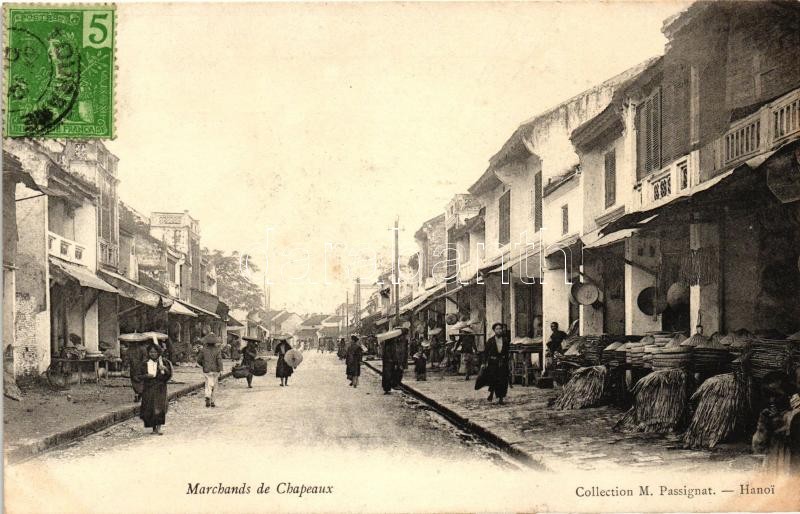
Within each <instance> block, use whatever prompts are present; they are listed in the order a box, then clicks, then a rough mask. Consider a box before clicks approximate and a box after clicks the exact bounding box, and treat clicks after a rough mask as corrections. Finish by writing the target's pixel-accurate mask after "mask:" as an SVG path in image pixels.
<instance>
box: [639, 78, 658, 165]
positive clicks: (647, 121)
mask: <svg viewBox="0 0 800 514" xmlns="http://www.w3.org/2000/svg"><path fill="white" fill-rule="evenodd" d="M636 150H637V152H636V153H637V158H636V161H637V166H636V169H637V173H636V176H637V177H638V178H639V179H642V178H643V177H646V176H647V175H649V174H650V173H652V172H653V171H656V170H658V169H660V168H661V90H660V89H657V90H656V91H655V92H654V93H653V94H652V95H650V96H649V97H648V98H647V99H646V100H645V101H643V102H642V103H641V104H639V106H638V107H637V108H636Z"/></svg>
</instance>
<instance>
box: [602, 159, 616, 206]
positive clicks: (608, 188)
mask: <svg viewBox="0 0 800 514" xmlns="http://www.w3.org/2000/svg"><path fill="white" fill-rule="evenodd" d="M605 171H606V175H605V192H606V207H611V206H612V205H614V204H615V203H616V202H617V153H616V151H614V150H611V151H610V152H608V153H606V166H605Z"/></svg>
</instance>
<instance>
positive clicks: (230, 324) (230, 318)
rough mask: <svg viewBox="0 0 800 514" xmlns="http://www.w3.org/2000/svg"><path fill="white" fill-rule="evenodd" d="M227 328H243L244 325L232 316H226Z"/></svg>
mask: <svg viewBox="0 0 800 514" xmlns="http://www.w3.org/2000/svg"><path fill="white" fill-rule="evenodd" d="M227 323H228V329H229V330H230V329H236V328H243V327H244V325H243V324H242V323H241V322H239V321H238V320H237V319H236V318H234V317H233V316H228V322H227Z"/></svg>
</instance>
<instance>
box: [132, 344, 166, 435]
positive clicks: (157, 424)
mask: <svg viewBox="0 0 800 514" xmlns="http://www.w3.org/2000/svg"><path fill="white" fill-rule="evenodd" d="M162 352H163V350H162V349H161V347H160V346H159V345H158V344H154V343H151V344H150V345H148V347H147V359H146V360H145V361H144V362H143V363H142V366H141V368H139V369H140V372H141V374H140V377H141V380H142V385H143V388H142V406H141V408H140V409H139V417H140V418H141V419H142V421H144V426H145V427H146V428H152V429H153V434H158V435H163V434H162V433H161V426H162V425H164V424H165V423H166V420H167V382H168V381H169V379H170V377H172V365H171V363H170V362H169V360H167V359H165V358H164V357H163V356H162Z"/></svg>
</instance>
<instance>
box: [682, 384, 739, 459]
mask: <svg viewBox="0 0 800 514" xmlns="http://www.w3.org/2000/svg"><path fill="white" fill-rule="evenodd" d="M746 391H747V390H746V384H745V382H744V381H743V380H741V379H738V378H737V377H736V375H734V374H733V373H725V374H723V375H717V376H715V377H711V378H709V379H708V380H706V381H705V382H703V384H702V385H701V386H700V387H699V388H698V389H697V391H695V393H694V394H693V395H692V398H691V401H692V402H696V403H697V409H696V410H695V412H694V416H693V417H692V422H691V423H690V424H689V428H688V429H687V430H686V433H685V434H684V435H683V443H684V446H685V447H687V448H713V447H714V446H716V445H717V443H719V442H721V441H724V440H726V439H727V438H729V437H730V436H732V435H733V434H734V433H736V432H737V430H739V429H741V428H744V427H743V424H744V422H745V417H746V413H747V392H746Z"/></svg>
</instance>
